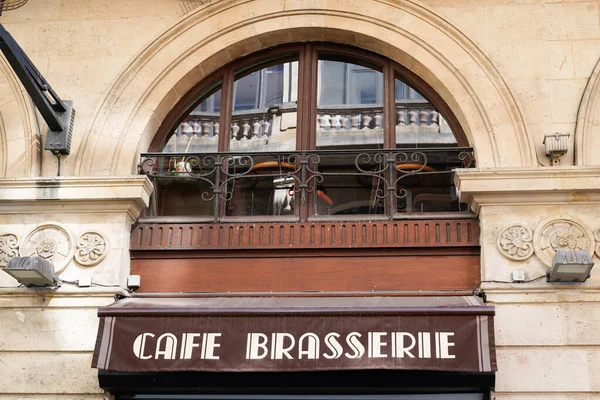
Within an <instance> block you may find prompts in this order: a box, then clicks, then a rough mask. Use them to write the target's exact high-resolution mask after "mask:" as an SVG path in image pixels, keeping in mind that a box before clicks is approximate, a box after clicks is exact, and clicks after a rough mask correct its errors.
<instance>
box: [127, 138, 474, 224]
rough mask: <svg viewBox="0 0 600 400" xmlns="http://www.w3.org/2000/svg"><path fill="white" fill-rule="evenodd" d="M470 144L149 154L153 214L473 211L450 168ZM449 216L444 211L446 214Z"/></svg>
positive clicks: (242, 216)
mask: <svg viewBox="0 0 600 400" xmlns="http://www.w3.org/2000/svg"><path fill="white" fill-rule="evenodd" d="M472 163H473V158H472V149H470V148H457V147H448V148H423V149H414V148H413V149H391V150H355V151H348V150H343V151H338V150H315V151H302V152H253V153H241V152H236V153H214V154H211V153H208V154H206V153H205V154H192V153H145V154H142V155H141V160H140V164H139V168H140V173H143V174H146V175H147V176H149V177H150V178H151V179H152V180H153V181H154V183H155V185H156V193H155V196H154V199H153V204H152V208H151V210H150V211H149V213H148V215H147V216H149V217H161V216H162V217H171V220H172V217H181V218H183V217H185V218H187V219H189V218H193V219H195V220H196V221H198V222H240V221H282V222H306V221H313V220H315V221H317V220H357V219H369V220H373V219H375V220H397V219H405V218H451V217H456V216H461V215H468V209H467V207H466V206H465V205H463V204H460V203H459V201H458V198H457V196H456V190H455V188H454V184H453V173H454V172H453V171H454V168H457V167H462V168H465V167H469V166H471V165H472ZM444 215H445V216H444Z"/></svg>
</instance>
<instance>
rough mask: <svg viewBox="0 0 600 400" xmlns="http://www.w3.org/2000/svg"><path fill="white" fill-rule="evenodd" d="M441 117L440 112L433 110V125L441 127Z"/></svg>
mask: <svg viewBox="0 0 600 400" xmlns="http://www.w3.org/2000/svg"><path fill="white" fill-rule="evenodd" d="M439 118H440V113H439V112H437V111H435V110H433V111H431V126H434V127H438V128H439V126H440V123H439Z"/></svg>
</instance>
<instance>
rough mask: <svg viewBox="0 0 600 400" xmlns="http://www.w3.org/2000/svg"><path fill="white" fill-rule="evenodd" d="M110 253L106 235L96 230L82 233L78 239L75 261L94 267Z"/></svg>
mask: <svg viewBox="0 0 600 400" xmlns="http://www.w3.org/2000/svg"><path fill="white" fill-rule="evenodd" d="M107 253H108V246H107V245H106V239H105V237H104V235H102V234H101V233H99V232H95V231H88V232H85V233H82V234H81V235H80V236H79V239H77V250H75V261H77V263H78V264H79V265H83V266H84V267H93V266H94V265H97V264H99V263H100V262H101V261H102V260H104V258H105V257H106V254H107Z"/></svg>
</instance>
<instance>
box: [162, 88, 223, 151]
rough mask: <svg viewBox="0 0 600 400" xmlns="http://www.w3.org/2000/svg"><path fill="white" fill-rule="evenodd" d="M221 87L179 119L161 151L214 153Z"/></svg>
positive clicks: (217, 130) (217, 136) (217, 131)
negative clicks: (179, 121) (181, 119)
mask: <svg viewBox="0 0 600 400" xmlns="http://www.w3.org/2000/svg"><path fill="white" fill-rule="evenodd" d="M220 114H221V89H219V90H217V91H216V92H215V93H213V94H212V95H210V96H208V97H207V98H205V99H204V100H203V101H202V102H201V103H200V104H198V105H197V106H196V107H195V108H194V109H193V110H192V112H190V113H189V114H188V115H187V116H186V117H185V118H184V119H183V121H181V123H180V124H179V126H177V129H175V132H174V133H173V135H172V136H171V137H170V138H169V140H168V141H167V143H166V144H165V146H164V147H163V150H162V151H163V153H214V152H216V151H217V142H218V140H219V129H220V128H219V116H220Z"/></svg>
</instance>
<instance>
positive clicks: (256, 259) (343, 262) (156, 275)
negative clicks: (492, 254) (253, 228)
mask: <svg viewBox="0 0 600 400" xmlns="http://www.w3.org/2000/svg"><path fill="white" fill-rule="evenodd" d="M423 250H424V249H422V250H420V251H419V250H418V249H417V251H419V252H420V253H421V254H420V255H416V254H405V252H402V250H391V249H389V250H388V249H379V250H376V251H368V250H364V249H363V250H344V251H335V250H327V251H323V250H321V251H311V250H306V251H301V252H298V251H294V252H291V251H290V252H287V253H288V254H271V253H272V252H258V253H257V252H246V251H243V250H241V251H235V252H219V254H221V257H218V255H217V254H211V255H210V256H207V257H199V256H200V255H198V254H195V256H197V257H198V258H189V257H188V254H186V253H177V254H181V256H180V257H179V258H175V257H176V255H177V254H175V253H173V252H170V253H169V252H160V253H159V254H158V255H159V257H155V258H134V259H132V260H131V273H132V274H136V275H141V276H142V285H141V287H140V289H139V291H140V292H194V293H227V292H247V293H251V292H254V293H260V292H262V293H265V292H315V293H318V292H328V293H331V292H362V293H366V292H373V293H376V292H382V291H414V292H419V291H425V292H426V291H447V290H462V291H465V290H472V289H473V288H474V287H475V286H476V285H477V283H478V282H479V280H480V265H479V254H478V253H479V251H478V250H479V249H473V248H471V249H468V248H461V249H446V250H444V249H437V251H436V250H435V249H429V250H427V252H425V251H423ZM452 250H454V251H452ZM274 252H275V253H279V252H280V251H279V250H275V251H274ZM212 253H214V252H212ZM163 255H164V257H163ZM144 256H146V255H143V256H142V257H144Z"/></svg>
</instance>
